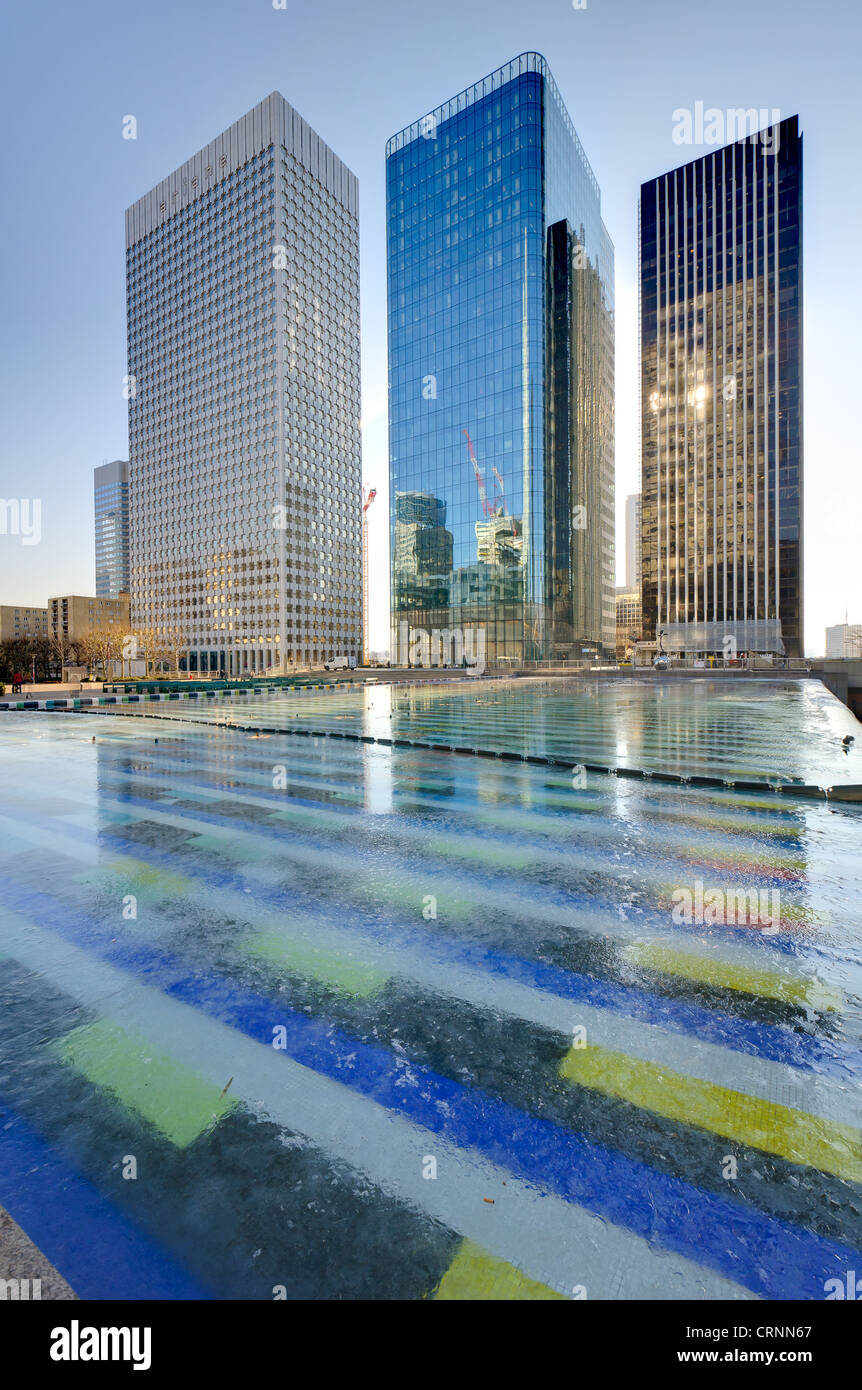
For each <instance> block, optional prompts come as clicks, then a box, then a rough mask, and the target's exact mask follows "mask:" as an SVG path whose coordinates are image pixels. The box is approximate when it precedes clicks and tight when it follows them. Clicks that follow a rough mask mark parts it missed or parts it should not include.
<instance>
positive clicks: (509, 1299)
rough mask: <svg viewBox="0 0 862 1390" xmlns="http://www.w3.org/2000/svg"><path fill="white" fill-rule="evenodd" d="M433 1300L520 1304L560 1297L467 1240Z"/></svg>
mask: <svg viewBox="0 0 862 1390" xmlns="http://www.w3.org/2000/svg"><path fill="white" fill-rule="evenodd" d="M434 1298H435V1299H438V1300H443V1301H444V1302H446V1301H453V1302H454V1301H457V1302H462V1303H463V1302H483V1301H484V1302H493V1301H497V1302H505V1303H524V1302H536V1301H541V1300H550V1299H563V1301H564V1302H565V1297H564V1295H563V1294H561V1293H557V1292H556V1290H554V1289H549V1288H548V1286H547V1284H539V1283H537V1282H536V1280H535V1279H528V1278H527V1276H526V1274H522V1273H521V1271H520V1270H519V1269H516V1268H515V1266H514V1265H510V1264H507V1262H506V1261H505V1260H498V1259H497V1257H496V1256H495V1255H489V1254H488V1253H487V1252H486V1251H485V1250H483V1249H482V1248H481V1246H479V1245H474V1244H473V1242H472V1241H471V1240H465V1241H462V1243H461V1245H460V1246H459V1247H458V1253H457V1255H456V1256H455V1258H454V1260H453V1261H452V1263H451V1265H450V1266H449V1268H448V1269H447V1271H446V1273H445V1274H444V1275H443V1278H442V1279H441V1280H440V1283H439V1284H438V1286H437V1292H436V1293H435V1294H434Z"/></svg>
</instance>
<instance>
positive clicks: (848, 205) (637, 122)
mask: <svg viewBox="0 0 862 1390" xmlns="http://www.w3.org/2000/svg"><path fill="white" fill-rule="evenodd" d="M2 40H3V42H2V52H3V57H2V60H0V62H2V67H0V100H2V102H3V105H4V107H5V111H4V125H3V129H4V134H5V139H4V142H3V145H4V148H3V156H2V158H3V165H4V168H3V180H2V189H3V193H2V208H0V218H2V230H0V273H2V287H0V288H2V305H3V328H4V331H3V336H2V364H0V365H2V371H0V382H2V393H3V395H2V407H3V409H2V419H3V430H2V436H0V496H2V497H12V496H14V497H40V498H41V499H42V507H43V522H42V542H41V544H39V545H33V546H22V545H21V544H20V540H19V539H18V538H13V537H9V536H0V602H2V603H8V602H13V603H25V602H32V603H40V604H41V603H44V602H45V600H46V599H47V597H48V595H49V594H51V593H70V592H78V593H91V592H92V591H93V585H94V573H93V521H92V469H93V467H94V465H96V464H98V463H101V462H102V461H103V460H105V459H113V458H125V457H127V430H126V403H125V401H124V400H123V397H122V378H123V375H124V373H125V350H126V345H125V286H124V232H123V226H124V224H123V213H124V210H125V208H126V207H127V205H128V204H129V203H131V202H133V201H134V200H135V199H136V198H138V197H139V196H140V195H141V194H142V193H145V192H146V191H147V190H148V189H149V188H150V187H151V186H152V185H153V184H155V183H156V182H158V181H159V180H160V179H161V178H163V177H164V176H165V175H166V174H167V173H169V172H170V171H171V170H172V169H174V168H175V167H176V166H177V165H178V164H180V163H181V162H182V161H184V160H185V159H187V158H188V157H189V156H190V155H191V154H193V153H194V152H195V151H196V150H198V149H199V148H200V147H201V146H203V145H204V144H206V143H207V142H208V141H209V140H211V139H212V138H213V137H214V136H215V135H217V134H218V133H219V132H220V131H222V130H224V129H225V127H226V126H228V125H230V124H231V122H232V121H235V120H236V119H237V118H238V117H239V116H241V115H242V114H243V113H244V112H245V111H247V110H248V109H249V108H250V107H251V106H253V105H255V103H256V102H258V101H260V100H261V98H262V97H264V96H265V95H267V93H269V92H270V91H273V90H275V89H277V90H279V91H281V92H282V93H283V95H284V96H285V97H287V99H288V101H290V102H291V103H292V104H293V105H294V106H295V107H296V108H297V110H299V111H300V112H301V113H302V115H303V116H304V117H305V118H306V119H307V120H308V121H309V122H310V123H311V125H312V126H314V128H315V129H316V130H317V131H319V133H320V134H321V136H322V137H323V138H324V139H325V140H326V141H327V142H328V143H329V144H330V145H331V146H332V147H333V149H335V150H336V151H337V153H338V154H339V155H340V156H341V158H342V159H344V160H345V161H346V162H347V164H349V165H350V167H351V168H352V169H353V170H354V171H355V172H356V173H357V175H358V176H359V183H360V210H361V236H362V313H363V374H364V380H363V390H364V419H365V431H364V468H365V475H366V480H367V481H368V482H369V483H371V484H372V485H377V486H378V487H380V488H381V492H380V495H379V497H378V500H377V502H376V503H375V504H374V508H373V509H372V517H373V523H372V546H371V552H372V557H373V569H372V604H373V629H372V645H373V646H379V645H382V643H383V641H384V639H385V637H386V635H387V633H388V624H387V616H386V608H387V582H388V581H387V569H386V552H385V547H386V495H385V484H386V471H387V463H386V447H387V446H386V419H385V410H386V338H385V326H386V320H385V261H384V217H383V212H384V206H383V196H384V177H383V176H384V144H385V141H386V139H387V137H388V136H389V135H391V134H392V133H393V132H394V131H396V130H398V129H400V128H401V127H402V126H403V125H406V124H407V123H408V122H409V121H410V120H413V119H415V118H416V117H418V116H420V115H422V114H423V113H424V112H426V111H427V110H429V109H430V108H432V107H433V106H435V105H436V104H437V103H438V102H440V101H442V100H444V99H445V98H447V97H449V96H452V95H454V94H455V93H456V92H458V91H460V90H461V89H462V88H464V87H466V86H468V85H469V84H470V83H471V82H473V81H475V80H476V79H477V78H479V77H481V76H483V75H484V74H485V73H487V72H489V71H491V70H492V69H493V68H495V67H497V66H498V65H499V64H500V63H502V62H504V61H505V60H506V59H508V58H510V57H513V56H514V55H515V54H517V53H519V52H521V51H523V50H524V49H536V50H538V51H539V52H542V53H544V55H545V57H546V58H547V59H548V61H549V63H550V65H551V68H552V70H553V72H554V75H555V77H556V80H557V83H558V85H559V87H560V89H561V92H562V94H563V97H564V99H565V101H566V103H567V105H568V107H569V110H570V112H571V114H572V117H573V119H574V122H575V125H576V127H577V129H578V132H579V134H580V137H581V140H582V142H583V144H584V147H585V149H586V152H587V155H588V158H589V159H590V161H591V163H592V165H593V168H594V170H595V172H596V175H597V177H598V180H599V184H600V185H601V189H602V202H603V214H604V219H605V222H606V224H607V226H608V229H609V231H610V233H611V236H612V238H613V240H614V243H615V246H616V271H617V293H616V303H617V422H618V423H617V499H618V515H619V516H620V517H621V514H622V508H623V505H624V500H625V497H626V495H627V494H628V493H629V492H633V491H636V490H637V486H638V447H637V428H638V427H637V299H636V267H637V246H636V225H637V224H636V209H637V196H638V190H639V186H640V184H641V182H642V181H643V180H645V179H647V178H651V177H653V176H654V175H655V174H658V173H661V172H662V171H663V170H665V169H669V168H672V167H674V166H675V165H677V164H680V163H682V162H684V160H685V159H687V158H694V157H696V156H697V154H698V153H702V152H703V150H698V149H696V148H695V149H692V150H686V149H683V150H681V149H680V147H679V146H677V145H675V144H674V143H673V140H672V138H671V133H672V129H673V121H672V112H673V111H674V109H675V108H677V107H693V106H694V103H695V102H696V101H698V100H700V101H703V102H704V103H705V105H706V106H716V107H719V108H721V109H723V110H724V109H727V108H728V107H737V106H742V107H746V108H749V107H756V108H758V109H760V108H768V109H769V110H770V111H771V110H772V109H773V108H778V109H779V110H780V112H781V115H782V116H789V115H793V114H795V113H797V112H798V113H799V115H800V118H801V125H802V129H803V131H804V135H805V300H804V303H805V435H806V439H805V469H806V526H807V529H806V537H807V546H806V569H807V573H806V580H807V582H806V606H807V613H806V618H807V623H806V626H807V648H808V649H809V650H810V651H813V652H817V651H822V649H823V643H824V638H823V628H824V626H825V625H826V624H827V623H835V622H842V621H843V620H844V611H845V608H848V609H849V613H850V621H851V622H853V621H857V622H862V579H860V574H862V567H860V551H862V468H860V457H859V426H858V415H859V397H860V391H859V347H858V343H859V328H858V325H859V323H860V321H862V302H860V300H862V293H860V273H859V264H860V256H859V228H860V226H862V185H860V179H859V176H858V169H859V145H858V136H857V128H858V105H859V83H860V79H859V53H860V50H862V42H860V41H862V11H860V6H859V4H858V0H817V3H812V0H722V3H721V4H720V5H718V6H716V5H701V4H692V3H689V2H688V0H587V8H586V9H585V10H575V9H574V8H573V6H572V3H571V0H517V3H516V0H433V3H429V4H416V3H413V4H407V3H404V0H365V2H364V3H359V4H358V3H355V2H354V3H347V0H313V3H312V0H287V8H286V9H285V10H275V9H273V6H272V0H171V3H166V2H165V0H145V2H144V3H139V4H123V3H118V0H90V2H89V3H88V0H77V3H75V4H68V3H59V2H58V0H45V2H44V3H38V4H24V3H23V0H17V2H16V3H15V4H14V5H12V4H9V3H8V0H7V5H6V7H5V12H4V17H3V20H2ZM126 115H134V116H135V117H136V118H137V122H138V138H137V140H134V141H132V140H124V139H123V138H122V121H123V117H124V116H126ZM622 543H623V533H622V528H621V527H620V528H618V564H619V569H620V572H621V571H622V560H623V557H622Z"/></svg>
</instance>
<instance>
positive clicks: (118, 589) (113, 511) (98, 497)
mask: <svg viewBox="0 0 862 1390" xmlns="http://www.w3.org/2000/svg"><path fill="white" fill-rule="evenodd" d="M93 510H94V513H95V521H96V593H97V594H98V596H99V598H119V596H120V594H121V593H126V594H127V593H129V465H128V463H126V462H124V461H123V460H122V459H117V460H115V462H113V463H103V464H102V465H101V466H100V467H99V468H95V469H94V470H93Z"/></svg>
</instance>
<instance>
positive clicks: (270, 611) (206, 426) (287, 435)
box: [126, 92, 362, 675]
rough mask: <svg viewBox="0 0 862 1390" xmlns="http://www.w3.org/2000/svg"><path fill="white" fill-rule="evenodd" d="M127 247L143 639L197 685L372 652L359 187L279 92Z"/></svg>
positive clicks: (135, 550) (195, 161) (132, 220)
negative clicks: (169, 651)
mask: <svg viewBox="0 0 862 1390" xmlns="http://www.w3.org/2000/svg"><path fill="white" fill-rule="evenodd" d="M126 248H127V250H126V265H127V292H128V334H129V357H128V378H129V379H128V383H127V391H128V396H129V439H130V454H129V495H130V510H131V523H132V537H131V584H132V609H133V614H134V622H135V625H136V626H138V625H140V626H141V627H142V628H145V629H148V630H151V631H156V632H159V633H166V632H167V633H171V634H178V635H179V639H180V640H182V641H183V642H184V643H185V645H186V647H187V655H186V656H184V657H183V660H182V664H183V665H187V666H188V669H190V670H191V671H195V672H208V671H217V670H223V671H225V672H226V673H227V674H229V675H239V674H246V673H252V672H255V673H256V672H261V671H266V670H276V671H279V670H281V671H284V670H289V669H291V667H294V666H296V665H306V664H319V663H320V662H323V661H324V660H327V659H329V658H331V657H333V656H337V655H342V654H348V655H354V656H358V655H359V654H360V652H361V649H362V633H361V624H362V580H361V563H362V561H361V556H362V545H361V528H360V517H361V505H362V501H361V478H360V442H359V416H360V395H359V240H358V189H357V181H356V178H355V176H354V175H353V174H352V173H351V172H350V170H349V169H348V168H347V167H346V165H344V164H343V163H342V161H341V160H340V159H338V157H337V156H336V155H335V154H334V153H333V152H332V150H331V149H329V148H328V146H327V145H325V144H324V142H323V141H322V140H321V139H320V137H319V136H318V135H316V134H315V132H314V131H313V130H312V129H311V127H310V126H309V125H308V124H307V123H306V122H305V121H304V120H302V118H301V117H300V116H299V115H298V114H297V112H296V111H294V110H293V108H292V107H291V106H290V105H289V104H288V103H287V102H286V101H285V100H284V98H283V97H282V96H280V95H279V94H278V93H277V92H274V93H273V94H272V95H271V96H269V97H267V98H266V100H265V101H263V102H261V103H260V104H259V105H258V106H256V107H255V108H254V109H253V110H252V111H250V112H249V113H248V114H247V115H245V116H243V117H242V119H241V120H239V121H237V122H236V123H235V124H234V125H232V126H231V127H230V129H229V130H227V131H225V132H224V134H222V135H220V136H218V138H217V139H215V140H213V141H212V142H211V143H210V144H209V145H207V146H206V148H205V149H203V150H201V151H200V153H198V154H196V155H195V156H194V157H193V158H192V159H189V160H188V161H187V162H186V163H185V164H183V165H182V166H181V167H180V168H179V169H177V170H176V171H175V172H174V173H173V174H170V175H169V176H168V177H167V178H166V179H164V180H163V181H162V182H161V183H160V184H159V185H157V187H155V188H154V189H152V190H151V192H149V193H147V194H146V195H145V196H144V197H143V198H141V199H140V200H139V201H138V202H137V203H135V204H134V206H133V207H131V208H129V209H128V211H127V213H126ZM174 640H177V639H176V637H175V638H174Z"/></svg>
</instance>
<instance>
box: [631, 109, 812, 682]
mask: <svg viewBox="0 0 862 1390" xmlns="http://www.w3.org/2000/svg"><path fill="white" fill-rule="evenodd" d="M640 296H641V298H640V321H641V404H642V440H641V448H642V451H641V492H642V521H641V535H642V541H641V556H642V580H641V583H642V592H643V614H644V636H645V637H647V638H649V639H653V638H655V636H656V634H657V632H658V631H663V633H664V646H665V648H666V650H668V651H694V652H701V653H706V652H722V651H723V652H724V653H725V654H726V653H728V652H731V651H733V650H734V649H735V650H737V651H752V652H776V653H779V654H780V653H782V652H786V653H787V654H788V655H790V656H801V655H802V652H803V645H802V644H803V602H802V595H803V537H802V519H803V510H802V484H803V466H802V137H801V135H800V133H799V128H798V118H797V117H796V116H794V117H791V118H790V119H788V120H784V121H781V122H780V123H778V124H776V125H774V126H772V127H770V128H769V129H768V130H766V131H762V132H759V133H753V134H752V135H751V136H749V137H748V138H746V139H743V140H739V141H737V142H736V143H735V144H732V145H729V146H727V147H726V148H724V149H716V150H711V151H710V152H709V153H708V154H706V155H704V156H702V157H701V158H699V159H695V160H692V161H691V162H690V163H688V164H686V165H684V166H683V167H681V168H679V169H673V170H671V172H670V173H667V174H662V175H661V176H660V177H659V178H655V179H652V180H650V181H649V182H648V183H645V184H644V185H643V186H642V188H641V196H640Z"/></svg>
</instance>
